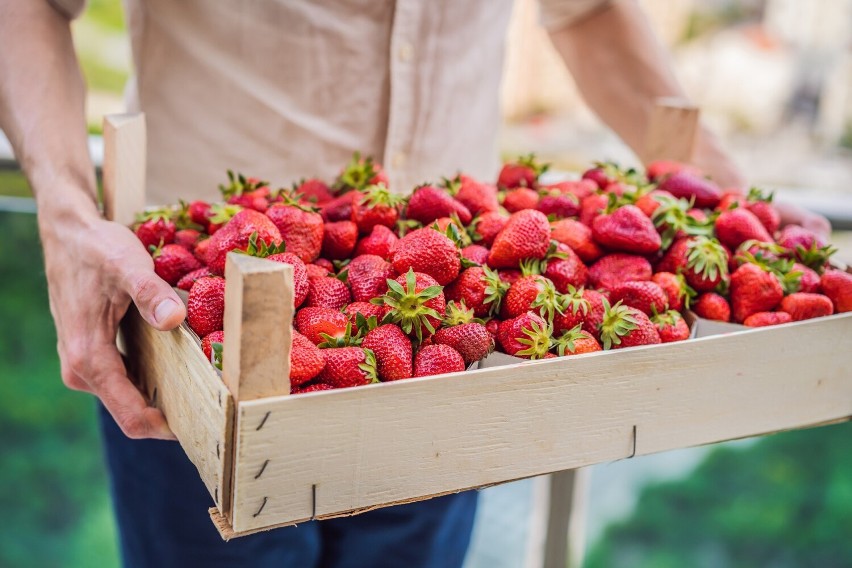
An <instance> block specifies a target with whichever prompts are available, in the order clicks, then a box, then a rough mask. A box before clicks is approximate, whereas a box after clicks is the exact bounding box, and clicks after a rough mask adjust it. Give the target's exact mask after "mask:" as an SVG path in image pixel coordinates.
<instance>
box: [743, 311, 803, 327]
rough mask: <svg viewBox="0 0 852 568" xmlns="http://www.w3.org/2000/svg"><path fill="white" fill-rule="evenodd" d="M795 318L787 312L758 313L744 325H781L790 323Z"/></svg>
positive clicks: (750, 317)
mask: <svg viewBox="0 0 852 568" xmlns="http://www.w3.org/2000/svg"><path fill="white" fill-rule="evenodd" d="M791 321H793V317H792V316H791V315H790V314H788V313H787V312H757V313H756V314H752V315H750V316H748V317H747V318H746V319H745V321H744V322H743V325H746V326H748V327H766V326H769V325H780V324H782V323H790V322H791Z"/></svg>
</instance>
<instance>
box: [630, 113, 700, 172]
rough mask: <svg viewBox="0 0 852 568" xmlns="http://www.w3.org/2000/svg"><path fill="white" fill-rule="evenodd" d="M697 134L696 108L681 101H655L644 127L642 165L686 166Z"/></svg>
mask: <svg viewBox="0 0 852 568" xmlns="http://www.w3.org/2000/svg"><path fill="white" fill-rule="evenodd" d="M697 133H698V108H697V107H695V106H693V105H692V104H690V103H689V102H688V101H686V100H684V99H677V98H661V99H657V102H656V105H655V107H654V111H653V112H652V114H651V118H650V122H649V123H648V131H647V134H646V136H645V148H644V151H643V153H642V156H641V158H642V161H643V162H645V163H646V164H647V163H649V162H653V161H654V160H676V161H678V162H690V161H691V160H692V153H693V150H694V147H695V137H696V134H697Z"/></svg>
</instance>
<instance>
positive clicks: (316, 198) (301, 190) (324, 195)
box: [294, 178, 334, 205]
mask: <svg viewBox="0 0 852 568" xmlns="http://www.w3.org/2000/svg"><path fill="white" fill-rule="evenodd" d="M294 193H295V194H296V195H298V196H299V200H300V201H302V202H303V203H308V204H313V205H323V204H325V203H328V202H329V201H331V200H332V199H334V195H333V194H332V193H331V189H330V188H329V187H328V185H326V183H325V182H324V181H322V180H319V179H316V178H311V179H304V180H302V181H301V182H300V183H299V185H297V186H296V187H295V189H294Z"/></svg>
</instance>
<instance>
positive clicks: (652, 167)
mask: <svg viewBox="0 0 852 568" xmlns="http://www.w3.org/2000/svg"><path fill="white" fill-rule="evenodd" d="M684 171H686V172H690V173H691V174H693V175H701V172H700V171H699V170H698V169H697V168H695V167H693V166H690V165H689V164H684V163H683V162H676V161H674V160H654V161H653V162H651V163H649V164H648V165H647V166H646V167H645V173H646V175H647V176H648V179H649V180H650V181H658V180H660V179H662V178H664V177H666V176H669V175H671V174H674V173H677V172H684Z"/></svg>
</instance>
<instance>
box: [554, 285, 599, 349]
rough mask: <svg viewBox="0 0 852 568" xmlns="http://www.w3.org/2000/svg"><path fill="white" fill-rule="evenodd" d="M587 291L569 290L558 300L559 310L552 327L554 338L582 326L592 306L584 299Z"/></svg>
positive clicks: (555, 314)
mask: <svg viewBox="0 0 852 568" xmlns="http://www.w3.org/2000/svg"><path fill="white" fill-rule="evenodd" d="M584 293H585V290H583V289H582V288H569V290H568V292H567V293H566V294H562V295H561V296H560V297H559V298H558V304H559V309H558V310H556V311H554V313H553V318H552V320H551V322H550V323H551V325H552V326H553V336H554V337H556V336H558V335H560V334H561V333H563V332H565V331H568V330H570V329H573V328H575V327H577V326H578V325H579V326H582V325H583V323H584V322H585V321H586V317H587V316H588V315H589V312H590V310H591V304H590V303H589V301H588V300H586V299H585V298H584V297H583V294H584Z"/></svg>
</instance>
